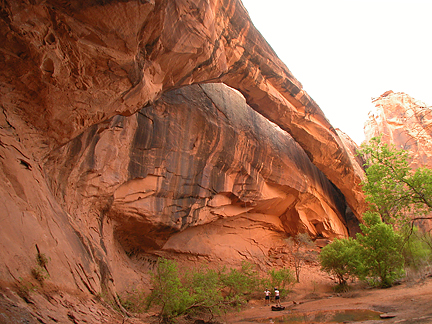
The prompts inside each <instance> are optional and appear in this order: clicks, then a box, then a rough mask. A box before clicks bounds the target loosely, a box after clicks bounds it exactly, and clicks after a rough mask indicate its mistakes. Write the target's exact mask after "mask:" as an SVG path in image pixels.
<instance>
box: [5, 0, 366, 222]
mask: <svg viewBox="0 0 432 324" xmlns="http://www.w3.org/2000/svg"><path fill="white" fill-rule="evenodd" d="M198 9H199V10H198ZM107 17H109V23H107V19H108V18H107ZM0 23H1V29H0V30H1V32H0V39H1V41H2V47H3V50H2V52H1V54H0V55H1V56H2V57H1V58H2V61H3V62H4V69H2V71H1V82H2V84H4V86H3V87H2V88H1V91H2V92H1V95H2V104H3V107H4V109H5V111H7V114H8V120H9V122H13V123H14V127H20V125H21V124H22V123H25V125H28V126H30V125H31V126H33V127H32V130H31V131H29V133H30V134H28V133H27V132H25V134H22V138H23V140H24V139H27V138H28V141H29V142H30V143H29V145H30V146H33V150H34V151H35V153H34V154H37V158H41V157H43V156H44V155H45V154H47V153H48V152H49V151H50V150H51V149H53V148H55V147H58V146H59V145H61V144H64V143H67V142H68V141H69V140H71V139H72V138H74V137H76V136H77V135H79V134H80V133H81V132H82V131H83V130H84V129H86V128H88V127H89V126H91V125H93V124H96V123H98V122H101V121H104V120H107V119H108V118H110V117H112V116H114V115H118V114H122V115H128V114H129V115H130V114H132V113H134V112H136V111H138V110H140V109H141V108H142V107H144V106H147V105H150V104H152V103H153V102H154V101H155V100H156V99H157V98H158V97H159V96H160V95H161V94H162V93H163V92H164V91H166V90H168V89H171V88H178V87H180V86H182V85H187V84H192V83H199V82H224V83H225V84H227V85H229V86H231V87H233V88H235V89H237V90H239V91H240V92H242V93H243V95H244V96H245V98H246V100H247V102H248V104H249V105H250V106H251V107H252V108H253V109H255V110H257V111H258V112H260V113H261V114H262V115H263V116H265V117H266V118H268V119H269V120H271V121H273V122H275V123H276V124H278V125H279V126H280V127H281V128H282V129H284V130H286V131H288V132H289V133H290V134H291V136H292V137H293V138H294V139H295V140H296V141H297V142H298V143H299V144H300V146H302V148H303V149H304V150H305V151H306V152H307V154H308V156H309V157H310V158H311V159H312V161H313V163H314V164H315V165H316V166H317V167H318V168H319V169H320V170H321V171H322V172H323V173H324V174H325V175H326V176H327V178H329V179H330V180H331V181H332V182H333V183H334V184H335V185H336V186H337V187H338V188H339V190H341V192H342V193H343V194H344V196H345V198H346V200H347V203H348V205H349V206H350V207H351V209H352V210H353V211H354V213H355V214H356V215H357V216H359V215H361V214H362V211H363V210H364V207H365V205H364V198H363V195H362V193H361V189H360V182H361V178H360V177H361V176H359V175H358V174H357V173H356V172H355V166H354V165H353V164H352V161H351V160H350V158H349V154H348V153H347V152H346V151H345V149H344V147H343V145H342V143H341V140H340V138H339V136H338V135H337V133H336V131H335V130H334V129H333V127H332V126H331V125H330V123H329V122H328V120H327V119H326V118H325V116H324V114H323V112H322V111H321V109H320V108H319V107H318V105H317V104H316V103H315V102H314V101H313V100H312V99H311V98H310V97H309V96H308V95H307V93H306V92H305V91H304V90H303V89H302V87H301V84H300V83H299V82H298V81H297V80H296V79H295V78H294V77H293V75H292V74H291V72H290V71H289V70H288V68H287V67H286V66H285V65H284V64H283V63H282V62H281V61H280V60H279V58H278V57H277V56H276V54H275V53H274V51H273V50H272V49H271V47H270V46H269V45H268V44H267V42H266V41H265V40H264V39H263V38H262V36H261V35H260V34H259V32H258V31H257V30H256V29H255V28H254V26H253V25H252V23H251V21H250V19H249V17H248V14H247V12H246V10H245V8H244V7H243V5H242V4H241V2H240V1H238V0H212V1H203V0H177V1H168V0H164V1H150V0H148V1H140V2H136V1H107V2H99V1H87V0H85V1H84V0H75V1H69V2H62V1H55V0H48V1H34V2H30V3H29V2H27V1H24V0H22V1H5V2H4V3H3V5H2V19H1V21H0ZM16 115H17V116H18V117H19V118H18V119H15V116H16ZM39 133H41V136H42V138H41V139H40V140H39V141H38V145H37V146H38V147H39V150H37V149H36V148H35V145H34V143H35V141H36V134H39Z"/></svg>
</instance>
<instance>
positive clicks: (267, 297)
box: [264, 288, 281, 306]
mask: <svg viewBox="0 0 432 324" xmlns="http://www.w3.org/2000/svg"><path fill="white" fill-rule="evenodd" d="M264 294H265V305H270V295H271V292H270V290H268V289H267V288H266V290H265V291H264ZM274 294H275V303H276V305H277V306H281V303H280V294H279V290H278V289H277V288H275V289H274Z"/></svg>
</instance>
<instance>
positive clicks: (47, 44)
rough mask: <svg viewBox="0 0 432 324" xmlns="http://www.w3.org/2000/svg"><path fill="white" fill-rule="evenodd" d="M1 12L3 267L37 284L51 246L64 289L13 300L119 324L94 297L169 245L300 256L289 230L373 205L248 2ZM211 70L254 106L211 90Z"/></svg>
mask: <svg viewBox="0 0 432 324" xmlns="http://www.w3.org/2000/svg"><path fill="white" fill-rule="evenodd" d="M0 18H1V19H0V25H1V28H0V39H1V51H0V62H1V64H2V66H1V67H2V68H1V69H0V83H1V87H0V91H1V92H0V93H1V113H0V166H1V168H0V177H1V182H0V203H1V204H2V209H1V212H0V213H1V214H0V225H1V235H0V246H1V252H0V253H1V261H0V279H1V280H2V286H4V287H8V286H9V287H10V286H11V285H13V284H18V285H23V283H27V282H32V280H33V279H32V275H31V271H32V269H33V268H34V267H35V262H36V260H35V255H36V246H37V247H38V248H39V249H40V251H41V253H43V254H45V255H47V256H48V257H49V263H48V265H47V266H46V268H47V271H48V272H49V276H50V278H49V279H48V280H47V284H46V285H47V286H48V287H51V288H50V289H52V293H51V294H49V295H50V296H51V297H50V298H51V299H50V300H47V299H44V298H41V297H40V296H39V295H34V296H32V297H31V298H33V299H30V300H29V303H25V302H23V301H22V300H21V301H20V302H18V301H17V300H20V299H17V298H16V295H14V292H13V290H8V291H7V292H5V293H4V294H3V295H2V296H3V298H4V301H5V302H4V303H3V304H2V305H4V304H7V303H10V304H8V305H14V306H15V307H17V308H21V309H23V310H24V311H26V312H27V313H26V314H27V315H26V316H28V317H29V318H30V319H35V318H37V316H39V317H40V320H41V321H45V322H49V321H50V318H55V319H56V320H57V321H60V322H61V321H63V320H64V319H65V320H68V318H69V320H70V319H71V318H72V319H73V318H79V317H80V316H81V318H79V320H86V321H87V322H93V323H97V322H100V321H101V318H104V319H107V318H110V319H109V321H110V322H112V323H115V322H117V321H120V322H121V319H119V318H117V317H116V316H115V315H109V314H108V313H106V310H105V309H103V308H101V309H99V310H98V311H93V310H92V307H95V306H92V305H93V303H94V302H93V301H92V300H93V299H88V298H89V297H88V296H89V294H91V295H93V296H98V295H99V296H100V295H104V296H105V297H107V298H111V299H113V300H114V301H115V300H116V296H117V295H116V294H117V293H120V294H121V293H122V292H123V291H124V290H127V289H130V287H140V286H147V285H148V281H147V279H148V278H147V277H146V273H148V270H149V269H150V268H151V266H152V262H153V261H154V260H155V258H156V257H157V256H173V255H176V256H177V257H178V258H179V259H181V260H184V261H189V262H195V261H200V260H207V261H221V260H222V261H223V262H226V263H231V264H235V263H236V262H239V261H240V260H241V259H245V258H246V259H250V260H253V261H254V262H256V263H257V264H259V265H261V266H262V267H266V266H271V265H273V264H274V262H276V263H277V264H289V259H288V257H287V256H286V255H280V257H279V258H278V259H277V260H274V258H271V257H270V251H273V249H275V248H278V247H280V246H283V244H284V241H283V239H284V238H286V237H287V235H289V234H295V233H297V232H299V231H301V232H302V231H307V232H309V233H311V234H312V235H313V236H315V237H334V236H344V235H347V232H348V229H347V227H350V226H352V225H351V224H353V221H354V220H355V217H354V215H353V213H354V214H355V215H357V216H359V215H361V212H362V210H363V208H364V201H363V196H362V194H361V191H360V188H359V183H360V181H361V177H362V171H361V168H359V165H358V161H356V160H355V159H354V158H353V157H352V150H353V148H352V144H351V143H349V140H348V139H347V138H345V136H343V135H341V134H338V132H337V131H336V130H335V129H333V127H332V126H331V125H330V124H329V123H328V121H327V119H326V118H325V116H324V114H323V113H322V111H321V110H320V108H319V107H318V106H317V104H316V103H315V102H314V101H313V100H312V99H311V98H310V97H309V96H308V95H307V93H306V92H305V91H304V90H303V89H302V87H301V84H300V83H299V82H298V81H297V80H296V79H295V78H294V77H293V76H292V74H291V73H290V71H289V70H288V69H287V68H286V66H285V65H284V64H283V63H282V62H281V61H280V60H279V59H278V58H277V56H276V55H275V53H274V52H273V50H272V49H271V48H270V47H269V45H268V44H267V43H266V42H265V40H264V39H263V38H262V37H261V35H260V34H259V33H258V32H257V31H256V30H255V28H254V27H253V25H252V24H251V22H250V20H249V17H248V15H247V12H246V11H245V9H244V8H243V6H242V4H241V2H239V1H229V0H224V1H222V0H220V1H217V0H213V1H200V0H191V1H186V0H176V1H163V0H160V1H140V2H136V1H104V2H99V1H55V0H46V1H30V2H28V1H24V0H23V1H4V2H2V4H1V11H0ZM215 82H218V83H221V82H223V83H225V84H227V85H229V86H231V87H232V88H235V89H237V90H239V91H240V92H241V93H242V94H243V96H244V98H245V99H246V101H245V99H244V98H243V97H242V96H241V95H239V94H238V93H237V92H235V91H234V90H232V89H230V88H229V87H227V86H225V85H216V84H202V85H197V84H198V83H215ZM191 84H195V85H192V86H190V85H191ZM185 86H187V87H185ZM263 116H264V117H263ZM266 118H267V119H269V120H271V121H272V122H273V123H274V124H273V123H271V122H269V121H268V120H267V119H266ZM275 124H276V125H278V126H276V125H275ZM351 211H352V212H351ZM354 225H355V224H354ZM33 281H34V280H33ZM47 286H45V287H47ZM56 291H63V292H65V291H67V292H73V293H70V294H69V295H67V296H65V295H62V294H57V293H55V292H56ZM77 292H80V293H81V294H84V295H85V296H86V298H87V299H85V300H83V299H80V298H78V297H76V296H77ZM26 298H27V299H28V297H26ZM14 303H15V304H14ZM53 305H54V306H53ZM70 305H75V306H73V307H72V306H70ZM77 305H78V306H77ZM11 307H12V306H11ZM11 307H9V308H11ZM11 309H12V308H11ZM24 311H23V312H24ZM35 314H36V315H35ZM37 314H39V315H37ZM101 314H102V315H101ZM8 316H14V314H9V315H8ZM110 316H111V317H110ZM10 318H12V317H10ZM77 321H78V319H77Z"/></svg>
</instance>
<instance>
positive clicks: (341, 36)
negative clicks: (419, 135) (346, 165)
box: [242, 0, 432, 144]
mask: <svg viewBox="0 0 432 324" xmlns="http://www.w3.org/2000/svg"><path fill="white" fill-rule="evenodd" d="M242 2H243V4H244V6H245V7H246V9H247V10H248V12H249V15H250V16H251V19H252V22H253V23H254V25H255V27H256V28H257V29H258V30H259V31H260V32H261V34H262V35H263V36H264V38H265V39H266V40H267V42H268V43H269V44H270V45H271V46H272V48H273V49H274V50H275V52H276V53H277V55H278V56H279V58H280V59H281V60H282V61H283V62H284V63H285V64H286V66H287V67H288V68H289V69H290V70H291V72H292V73H293V74H294V77H295V78H296V79H297V80H299V81H300V82H301V83H302V85H303V88H304V89H305V90H306V92H307V93H308V94H309V95H310V96H311V97H312V98H313V99H314V100H315V101H316V102H317V104H318V105H319V106H320V107H321V109H322V110H323V111H324V114H325V115H326V117H327V118H328V119H329V121H330V123H331V124H332V125H333V126H334V127H337V128H340V129H341V130H342V131H343V132H345V133H347V134H348V135H349V136H350V137H351V138H352V139H353V140H354V141H355V142H356V143H357V144H361V142H362V141H363V140H364V133H363V125H364V123H365V122H366V120H367V119H368V112H369V111H374V110H375V109H374V105H373V104H372V103H371V98H372V97H374V98H376V97H379V96H380V95H381V94H383V93H384V92H385V91H387V90H393V91H394V92H405V93H407V94H408V95H410V96H411V97H413V98H415V99H417V100H421V101H423V102H425V103H426V104H427V105H432V0H242Z"/></svg>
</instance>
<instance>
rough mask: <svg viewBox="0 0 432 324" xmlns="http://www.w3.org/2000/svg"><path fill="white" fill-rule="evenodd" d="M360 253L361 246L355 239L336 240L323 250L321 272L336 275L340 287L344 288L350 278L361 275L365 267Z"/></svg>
mask: <svg viewBox="0 0 432 324" xmlns="http://www.w3.org/2000/svg"><path fill="white" fill-rule="evenodd" d="M359 252H360V251H359V245H358V243H357V241H356V240H354V239H353V238H351V237H350V238H347V239H345V238H342V239H335V240H334V241H333V242H332V243H331V244H328V245H326V246H325V247H324V248H323V249H322V250H321V253H320V255H319V259H320V263H321V270H323V271H325V272H327V273H329V274H331V275H334V276H335V277H336V279H337V280H338V285H339V286H344V285H346V284H347V280H348V279H349V278H353V277H356V276H358V274H359V273H361V269H362V267H363V265H362V262H361V261H360V259H359Z"/></svg>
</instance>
